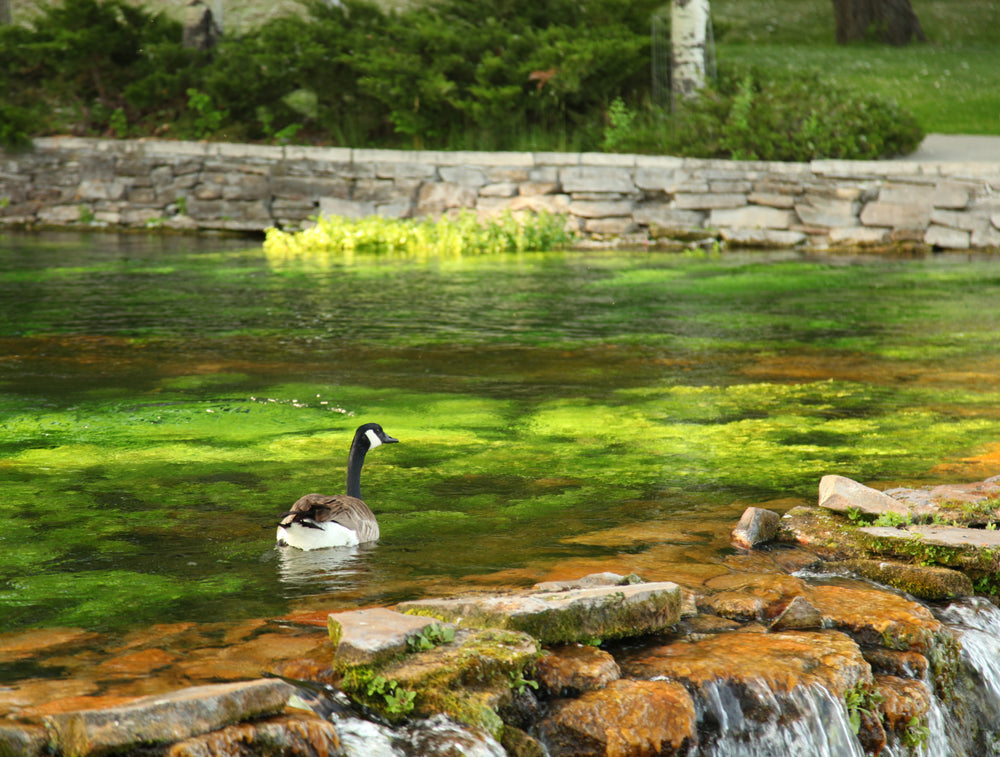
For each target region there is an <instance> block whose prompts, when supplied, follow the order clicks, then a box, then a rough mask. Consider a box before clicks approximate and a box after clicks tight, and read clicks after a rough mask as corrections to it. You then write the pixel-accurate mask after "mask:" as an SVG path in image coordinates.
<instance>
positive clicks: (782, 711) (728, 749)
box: [697, 681, 864, 757]
mask: <svg viewBox="0 0 1000 757" xmlns="http://www.w3.org/2000/svg"><path fill="white" fill-rule="evenodd" d="M701 694H702V699H701V701H700V702H699V703H698V704H699V721H700V723H701V725H703V726H705V727H704V728H701V729H699V730H700V731H701V732H702V734H703V735H704V739H703V743H702V745H701V747H700V748H699V749H698V750H697V754H698V755H699V756H701V755H704V757H800V755H810V757H864V750H863V749H862V748H861V744H860V742H859V741H858V739H857V737H856V736H855V735H854V733H853V732H852V731H851V726H850V724H849V723H848V721H847V712H846V710H845V708H844V704H843V703H842V702H839V701H837V700H836V699H835V698H834V697H833V696H832V695H831V694H830V692H828V691H827V690H826V689H824V688H822V687H820V686H810V687H798V688H796V689H794V690H792V691H791V692H790V693H788V694H781V695H776V694H775V693H774V692H773V691H771V689H769V688H768V687H767V686H766V685H764V684H760V685H758V686H752V687H741V690H740V691H739V692H736V691H734V687H733V686H731V685H730V684H727V683H725V682H723V681H713V682H711V683H708V684H706V685H705V686H703V687H702V689H701ZM713 726H715V727H713ZM706 732H707V733H706Z"/></svg>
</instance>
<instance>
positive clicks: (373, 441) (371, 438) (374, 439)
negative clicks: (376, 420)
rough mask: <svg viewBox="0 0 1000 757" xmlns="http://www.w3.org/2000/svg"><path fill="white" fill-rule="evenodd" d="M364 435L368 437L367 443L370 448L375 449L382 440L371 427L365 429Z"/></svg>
mask: <svg viewBox="0 0 1000 757" xmlns="http://www.w3.org/2000/svg"><path fill="white" fill-rule="evenodd" d="M365 436H367V437H368V443H369V444H370V445H371V449H375V448H376V447H377V446H379V445H380V444H381V443H382V440H381V439H379V438H378V434H376V433H375V432H374V431H372V430H371V429H368V430H367V431H365Z"/></svg>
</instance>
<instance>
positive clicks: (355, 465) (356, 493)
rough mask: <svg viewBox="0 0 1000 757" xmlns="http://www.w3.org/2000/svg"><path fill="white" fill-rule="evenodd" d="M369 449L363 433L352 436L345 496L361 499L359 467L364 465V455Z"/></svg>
mask: <svg viewBox="0 0 1000 757" xmlns="http://www.w3.org/2000/svg"><path fill="white" fill-rule="evenodd" d="M370 447H371V445H370V444H369V442H368V438H367V437H366V436H365V435H364V434H363V433H357V434H355V435H354V441H353V442H351V451H350V453H349V454H348V455H347V495H348V496H349V497H357V498H358V499H363V497H362V496H361V466H362V465H364V464H365V455H367V454H368V450H369V448H370Z"/></svg>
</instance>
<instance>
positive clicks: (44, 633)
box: [0, 628, 98, 662]
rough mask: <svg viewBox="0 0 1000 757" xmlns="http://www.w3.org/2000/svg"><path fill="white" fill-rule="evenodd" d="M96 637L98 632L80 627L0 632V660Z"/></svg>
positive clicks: (82, 641)
mask: <svg viewBox="0 0 1000 757" xmlns="http://www.w3.org/2000/svg"><path fill="white" fill-rule="evenodd" d="M96 638H98V635H97V634H96V633H91V632H89V631H83V630H81V629H79V628H39V629H34V630H31V631H22V632H18V633H10V634H6V633H5V634H0V662H11V661H13V660H19V659H22V658H24V657H31V656H32V655H35V654H38V653H39V652H41V651H50V650H53V649H57V648H60V647H70V646H76V645H80V644H85V643H87V642H88V641H91V640H93V639H96Z"/></svg>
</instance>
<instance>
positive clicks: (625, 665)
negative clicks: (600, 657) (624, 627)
mask: <svg viewBox="0 0 1000 757" xmlns="http://www.w3.org/2000/svg"><path fill="white" fill-rule="evenodd" d="M618 664H619V665H620V666H621V668H622V672H623V673H624V674H625V675H626V676H630V677H633V678H642V679H649V678H655V677H658V676H663V677H666V678H668V679H670V680H674V681H682V682H684V683H687V684H689V685H692V686H697V687H701V686H703V685H705V684H708V683H711V682H713V681H724V682H727V683H730V684H734V685H736V686H744V687H746V686H749V687H752V688H753V687H759V685H760V684H764V685H766V686H767V687H768V688H770V689H771V690H772V691H773V692H775V693H776V694H782V693H788V692H790V691H792V689H794V688H796V687H798V686H809V685H812V684H819V685H820V686H823V687H824V688H826V689H827V690H828V691H829V692H830V693H831V694H832V695H833V696H834V697H837V698H840V697H843V695H844V692H845V691H846V690H847V689H849V688H851V687H852V686H855V685H857V684H859V683H868V682H870V681H871V680H872V674H871V668H870V667H869V665H868V663H867V662H866V661H865V659H864V657H863V656H862V655H861V650H860V649H859V648H858V645H857V644H855V643H854V641H853V640H852V639H851V638H850V637H848V636H846V635H844V634H842V633H838V632H836V631H822V632H817V631H796V632H779V633H741V632H739V631H737V632H733V633H722V634H717V635H715V636H710V637H707V638H704V639H701V640H698V641H695V642H689V641H685V640H681V641H677V642H674V643H673V644H667V645H664V646H661V647H652V648H648V649H643V650H638V651H635V652H626V653H624V654H622V655H619V658H618Z"/></svg>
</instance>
